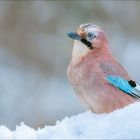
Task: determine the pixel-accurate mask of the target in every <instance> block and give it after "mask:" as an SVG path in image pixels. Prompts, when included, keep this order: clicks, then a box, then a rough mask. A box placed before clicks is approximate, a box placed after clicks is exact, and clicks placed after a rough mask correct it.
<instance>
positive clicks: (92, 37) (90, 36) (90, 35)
mask: <svg viewBox="0 0 140 140" xmlns="http://www.w3.org/2000/svg"><path fill="white" fill-rule="evenodd" d="M87 36H88V38H89V39H94V38H95V37H96V35H95V34H94V33H91V32H89V33H88V34H87Z"/></svg>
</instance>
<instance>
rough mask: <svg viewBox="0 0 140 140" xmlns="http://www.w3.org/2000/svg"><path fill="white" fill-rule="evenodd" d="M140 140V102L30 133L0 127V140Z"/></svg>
mask: <svg viewBox="0 0 140 140" xmlns="http://www.w3.org/2000/svg"><path fill="white" fill-rule="evenodd" d="M21 138H22V139H56V138H57V139H81V138H83V139H140V102H137V103H134V104H131V105H129V106H127V107H125V108H123V109H120V110H116V111H114V112H112V113H108V114H107V113H104V114H95V113H92V112H90V111H87V112H85V113H81V114H79V115H76V116H73V117H70V118H67V117H66V118H65V119H63V120H62V121H57V122H56V125H54V126H45V127H44V128H41V129H40V128H39V129H38V130H34V129H32V128H30V127H28V126H27V125H25V124H24V123H21V124H20V126H17V127H16V130H15V131H11V130H9V129H8V128H7V127H6V126H0V139H21Z"/></svg>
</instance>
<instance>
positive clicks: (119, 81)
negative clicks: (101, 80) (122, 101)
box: [106, 75, 134, 94]
mask: <svg viewBox="0 0 140 140" xmlns="http://www.w3.org/2000/svg"><path fill="white" fill-rule="evenodd" d="M106 80H107V81H108V82H109V83H110V84H112V85H114V86H115V87H117V88H119V89H121V90H122V91H124V92H126V93H129V94H131V93H133V91H134V89H133V88H132V87H131V86H130V84H129V83H128V81H127V80H125V79H123V78H121V77H119V76H113V75H109V76H107V77H106Z"/></svg>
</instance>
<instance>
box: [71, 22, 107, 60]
mask: <svg viewBox="0 0 140 140" xmlns="http://www.w3.org/2000/svg"><path fill="white" fill-rule="evenodd" d="M68 37H70V38H72V39H74V40H75V41H74V49H73V57H78V58H81V57H84V56H85V55H87V54H89V53H91V52H94V51H96V52H97V51H98V50H100V49H101V48H104V47H105V46H107V44H108V42H107V39H106V35H105V33H104V32H103V31H102V30H101V28H100V27H99V26H97V25H94V24H92V23H86V24H81V25H80V26H79V27H78V29H77V31H76V32H69V33H68Z"/></svg>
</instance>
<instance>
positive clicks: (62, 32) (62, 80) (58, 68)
mask: <svg viewBox="0 0 140 140" xmlns="http://www.w3.org/2000/svg"><path fill="white" fill-rule="evenodd" d="M87 22H92V23H94V24H97V25H99V26H101V27H102V28H103V29H104V31H105V32H106V34H107V36H108V38H109V42H110V47H111V50H112V52H113V54H114V56H115V57H116V58H117V59H118V60H119V61H120V62H121V63H122V64H123V65H124V66H125V68H126V69H127V71H128V72H129V73H130V74H131V75H132V76H133V77H134V78H135V79H136V80H140V71H139V70H140V63H139V61H140V2H138V1H127V2H125V1H124V2H123V1H118V2H115V1H82V0H81V1H79V0H77V1H0V125H6V126H8V127H9V128H10V129H15V127H16V124H19V123H20V122H25V124H27V125H29V126H30V127H33V128H37V127H43V126H44V125H53V124H55V121H56V120H61V119H62V118H64V117H65V116H72V115H75V114H78V113H80V112H83V111H85V110H87V109H86V108H85V107H84V105H82V104H81V103H80V101H79V99H78V98H77V97H76V96H75V94H74V93H73V90H72V87H71V86H70V84H69V82H68V80H67V75H66V70H67V66H68V64H69V62H70V59H71V52H72V44H73V42H72V40H71V39H69V38H68V37H67V36H66V33H67V32H68V31H74V30H75V29H76V28H77V26H79V24H81V23H87Z"/></svg>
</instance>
